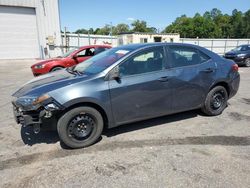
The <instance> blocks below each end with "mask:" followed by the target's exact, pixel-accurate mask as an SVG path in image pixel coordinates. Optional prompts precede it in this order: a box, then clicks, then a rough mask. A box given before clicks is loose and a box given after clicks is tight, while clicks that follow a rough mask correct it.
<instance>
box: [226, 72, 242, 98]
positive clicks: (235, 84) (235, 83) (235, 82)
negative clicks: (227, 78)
mask: <svg viewBox="0 0 250 188" xmlns="http://www.w3.org/2000/svg"><path fill="white" fill-rule="evenodd" d="M229 86H230V94H229V98H232V97H233V96H234V95H236V93H237V92H238V90H239V86H240V74H239V73H236V75H235V77H234V78H233V79H232V81H231V82H230V84H229Z"/></svg>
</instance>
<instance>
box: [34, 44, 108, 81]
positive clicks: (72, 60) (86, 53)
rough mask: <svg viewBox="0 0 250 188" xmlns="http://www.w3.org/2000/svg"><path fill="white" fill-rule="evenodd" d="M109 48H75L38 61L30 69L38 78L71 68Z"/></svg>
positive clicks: (95, 46) (100, 46) (104, 46)
mask: <svg viewBox="0 0 250 188" xmlns="http://www.w3.org/2000/svg"><path fill="white" fill-rule="evenodd" d="M109 48H111V46H107V45H92V46H83V47H80V48H75V49H73V50H70V51H68V52H67V53H65V54H63V55H62V56H59V57H57V58H53V59H47V60H44V61H40V62H38V63H36V64H34V65H32V66H31V69H32V72H33V75H34V76H39V75H41V74H46V73H48V72H53V71H57V70H59V69H63V68H65V67H71V66H73V65H76V64H78V63H81V62H83V61H85V60H87V59H89V58H90V57H92V56H94V55H96V54H98V53H100V52H103V51H105V50H107V49H109Z"/></svg>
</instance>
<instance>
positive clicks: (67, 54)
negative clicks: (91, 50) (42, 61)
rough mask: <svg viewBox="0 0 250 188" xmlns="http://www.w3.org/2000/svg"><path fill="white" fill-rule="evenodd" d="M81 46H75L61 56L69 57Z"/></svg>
mask: <svg viewBox="0 0 250 188" xmlns="http://www.w3.org/2000/svg"><path fill="white" fill-rule="evenodd" d="M78 49H79V48H74V49H72V50H69V51H68V52H66V53H65V54H63V55H61V56H60V57H63V58H64V57H68V56H69V55H70V54H72V52H74V51H76V50H78Z"/></svg>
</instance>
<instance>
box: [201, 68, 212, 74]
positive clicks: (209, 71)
mask: <svg viewBox="0 0 250 188" xmlns="http://www.w3.org/2000/svg"><path fill="white" fill-rule="evenodd" d="M214 71H215V70H214V69H212V68H207V69H204V70H202V71H201V72H206V73H212V72H214Z"/></svg>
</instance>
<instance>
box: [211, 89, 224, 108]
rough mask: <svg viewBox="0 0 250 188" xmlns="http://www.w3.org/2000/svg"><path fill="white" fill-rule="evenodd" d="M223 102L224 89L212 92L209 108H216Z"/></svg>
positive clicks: (222, 104)
mask: <svg viewBox="0 0 250 188" xmlns="http://www.w3.org/2000/svg"><path fill="white" fill-rule="evenodd" d="M224 104H225V92H224V91H222V90H221V91H217V92H215V93H214V95H213V97H212V100H211V108H212V109H213V110H218V109H220V108H221V107H222V106H224Z"/></svg>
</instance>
